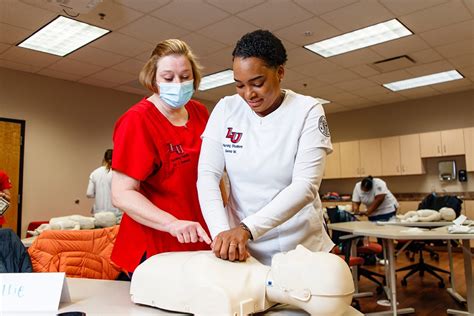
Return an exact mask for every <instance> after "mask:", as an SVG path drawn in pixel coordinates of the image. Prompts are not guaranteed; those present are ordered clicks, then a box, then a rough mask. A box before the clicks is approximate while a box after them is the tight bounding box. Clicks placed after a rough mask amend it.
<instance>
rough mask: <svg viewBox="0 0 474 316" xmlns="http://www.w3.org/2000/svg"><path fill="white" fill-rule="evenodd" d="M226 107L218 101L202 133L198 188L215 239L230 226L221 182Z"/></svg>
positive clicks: (203, 210)
mask: <svg viewBox="0 0 474 316" xmlns="http://www.w3.org/2000/svg"><path fill="white" fill-rule="evenodd" d="M222 111H223V109H222V108H221V107H220V106H219V104H218V105H216V107H215V109H214V111H212V113H211V116H210V118H209V121H208V123H207V125H206V130H205V131H204V133H203V136H202V145H201V153H200V155H199V164H198V181H197V189H198V196H199V204H200V205H201V210H202V214H203V216H204V220H205V221H206V224H207V227H208V228H209V231H210V233H211V237H212V238H213V239H214V238H215V237H216V236H217V235H218V234H219V233H220V232H222V231H225V230H228V229H230V225H229V218H228V216H227V211H226V210H225V208H224V203H223V201H222V195H221V191H220V188H219V183H220V180H221V178H222V174H223V172H224V167H225V160H224V152H223V151H222V143H221V142H219V141H218V139H219V136H218V135H219V130H220V125H221V123H222V120H223V117H222Z"/></svg>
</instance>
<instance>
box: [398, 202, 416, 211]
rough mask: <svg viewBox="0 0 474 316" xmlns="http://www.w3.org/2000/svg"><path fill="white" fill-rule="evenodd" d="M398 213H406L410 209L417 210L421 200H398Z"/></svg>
mask: <svg viewBox="0 0 474 316" xmlns="http://www.w3.org/2000/svg"><path fill="white" fill-rule="evenodd" d="M398 204H399V206H398V212H397V213H398V214H405V213H406V212H408V211H416V210H417V209H418V204H420V202H419V201H398Z"/></svg>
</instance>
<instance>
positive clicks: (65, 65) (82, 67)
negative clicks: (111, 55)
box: [49, 59, 103, 76]
mask: <svg viewBox="0 0 474 316" xmlns="http://www.w3.org/2000/svg"><path fill="white" fill-rule="evenodd" d="M49 69H52V70H57V71H61V72H65V73H69V74H75V75H80V76H88V75H90V74H93V73H95V72H98V71H100V70H102V69H103V67H100V66H97V65H91V64H87V63H83V62H80V61H77V60H73V59H62V60H60V61H58V62H57V63H55V64H54V65H51V66H50V67H49Z"/></svg>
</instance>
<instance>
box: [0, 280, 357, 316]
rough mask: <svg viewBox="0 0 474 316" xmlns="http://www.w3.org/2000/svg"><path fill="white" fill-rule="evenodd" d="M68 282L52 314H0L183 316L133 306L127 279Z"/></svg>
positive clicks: (281, 311) (284, 310)
mask: <svg viewBox="0 0 474 316" xmlns="http://www.w3.org/2000/svg"><path fill="white" fill-rule="evenodd" d="M67 284H68V288H69V293H70V295H71V302H70V303H61V304H60V308H59V311H57V312H51V313H34V314H33V315H32V314H31V313H28V314H22V313H11V314H10V313H3V314H2V313H0V314H1V315H2V316H4V315H5V316H6V315H9V316H20V315H21V316H24V315H29V316H56V315H57V314H58V313H63V312H72V311H79V312H84V313H86V315H87V316H103V315H114V316H116V315H120V316H122V315H131V316H147V315H175V316H176V315H182V314H179V313H170V312H166V311H164V310H160V309H158V308H153V307H149V306H144V305H136V304H134V303H133V302H132V301H131V300H130V294H129V293H130V282H127V281H108V280H93V279H77V278H68V279H67ZM348 308H349V309H348V311H347V313H346V314H344V316H361V315H363V314H362V313H360V312H358V311H357V310H355V309H353V308H352V307H348ZM258 315H265V316H267V315H279V316H283V315H285V316H286V315H294V316H296V315H308V314H307V313H305V312H304V311H301V310H296V309H293V308H291V307H278V308H274V309H272V310H270V311H267V312H266V313H260V314H258Z"/></svg>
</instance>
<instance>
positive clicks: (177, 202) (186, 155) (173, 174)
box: [111, 99, 210, 272]
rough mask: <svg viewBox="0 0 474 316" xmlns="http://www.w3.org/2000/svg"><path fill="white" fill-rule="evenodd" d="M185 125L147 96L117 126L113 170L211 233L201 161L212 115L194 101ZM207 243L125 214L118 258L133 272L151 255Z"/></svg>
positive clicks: (199, 247)
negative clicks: (200, 186) (202, 199)
mask: <svg viewBox="0 0 474 316" xmlns="http://www.w3.org/2000/svg"><path fill="white" fill-rule="evenodd" d="M185 107H186V110H187V111H188V114H189V119H188V122H187V123H186V125H185V126H174V125H172V124H171V123H170V122H169V121H168V119H167V118H166V117H165V116H164V115H163V114H162V113H161V112H160V111H159V110H158V109H157V108H156V106H155V105H154V104H153V103H151V102H150V101H148V100H146V99H143V100H141V101H140V102H139V103H137V104H136V105H134V106H133V107H132V108H130V109H129V110H128V111H127V112H126V113H125V114H124V115H122V116H121V117H120V118H119V120H118V121H117V123H116V124H115V131H114V137H113V140H114V157H113V159H112V168H113V169H114V170H116V171H119V172H121V173H124V174H126V175H127V176H129V177H131V178H134V179H136V180H138V181H140V193H142V194H143V195H144V196H146V197H147V198H148V199H149V200H150V201H151V202H152V203H153V204H154V205H156V206H157V207H159V208H160V209H162V210H164V211H166V212H168V213H170V214H172V215H173V216H175V217H176V218H178V219H180V220H189V221H197V222H199V223H200V224H201V225H202V227H203V228H204V229H205V230H206V232H207V233H208V234H209V230H208V228H207V226H206V223H205V221H204V218H203V216H202V213H201V208H200V206H199V200H198V195H197V188H196V182H197V165H198V159H199V152H200V150H201V134H202V133H203V131H204V128H205V126H206V123H207V120H208V118H209V113H208V111H207V109H206V108H205V107H204V105H202V104H201V103H199V102H197V101H194V100H191V101H189V102H188V103H187V104H186V105H185ZM209 249H210V246H209V245H207V244H206V243H204V242H198V243H187V244H184V243H183V244H182V243H180V242H179V241H178V239H177V238H176V237H173V236H171V235H170V234H169V233H166V232H162V231H158V230H155V229H153V228H151V227H148V226H145V225H142V224H140V223H138V222H136V221H134V220H133V219H132V218H131V217H129V216H128V215H127V214H126V213H124V214H123V218H122V222H121V224H120V230H119V233H118V235H117V239H116V241H115V246H114V249H113V251H112V256H111V258H112V261H114V262H115V263H116V264H118V265H119V266H120V267H122V268H124V269H125V270H127V271H128V272H133V271H134V270H135V268H136V267H137V266H138V264H140V259H141V258H142V257H143V255H144V254H145V253H146V257H147V258H148V257H151V256H153V255H155V254H157V253H162V252H169V251H192V250H209Z"/></svg>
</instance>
